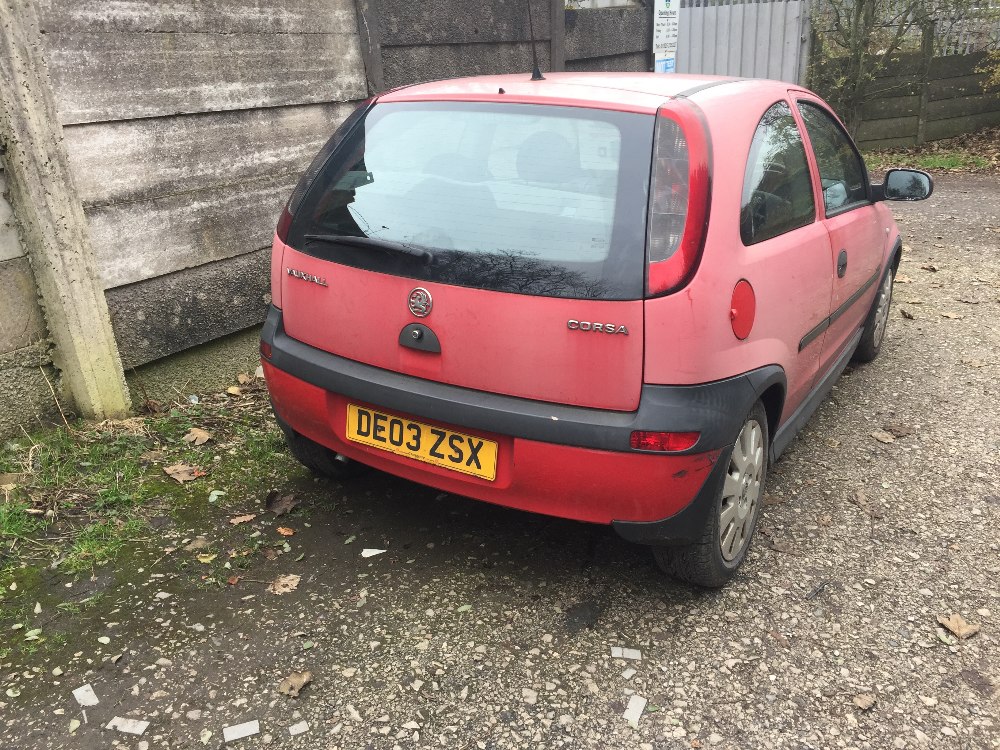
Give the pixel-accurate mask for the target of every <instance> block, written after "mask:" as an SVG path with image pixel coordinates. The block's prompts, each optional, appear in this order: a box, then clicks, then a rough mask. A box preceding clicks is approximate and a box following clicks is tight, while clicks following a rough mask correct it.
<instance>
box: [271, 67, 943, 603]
mask: <svg viewBox="0 0 1000 750" xmlns="http://www.w3.org/2000/svg"><path fill="white" fill-rule="evenodd" d="M932 189H933V186H932V183H931V180H930V177H929V176H928V175H926V174H925V173H923V172H917V171H911V170H892V171H890V172H889V173H888V175H887V177H886V181H885V183H884V184H870V182H869V179H868V173H867V170H866V168H865V164H864V161H863V160H862V158H861V156H860V155H859V153H858V150H857V148H856V147H855V145H854V143H853V142H852V141H851V139H850V137H849V136H848V135H847V134H846V132H845V130H844V128H843V126H842V125H841V123H840V122H839V120H838V119H837V117H836V116H835V115H834V114H833V113H832V112H831V111H830V109H829V107H828V106H827V105H826V104H825V103H824V102H823V101H822V100H821V99H820V98H819V97H817V96H816V95H815V94H813V93H811V92H809V91H806V90H804V89H801V88H798V87H795V86H791V85H789V84H784V83H779V82H775V81H760V80H736V79H727V78H715V77H702V76H683V75H662V74H645V73H636V74H632V73H627V74H577V73H552V74H549V75H548V76H547V78H546V79H545V80H541V81H533V80H529V78H528V76H527V75H506V76H496V77H479V78H466V79H459V80H450V81H440V82H437V83H428V84H421V85H416V86H409V87H406V88H401V89H397V90H394V91H390V92H388V93H386V94H383V95H381V96H379V97H377V98H374V99H371V100H369V101H367V102H365V103H364V104H362V105H361V106H360V107H358V109H357V110H356V111H355V112H354V113H353V114H352V115H351V116H350V117H349V118H348V119H347V120H346V121H345V122H344V123H343V124H342V125H341V126H340V128H339V129H338V130H337V131H336V132H335V133H334V135H333V137H332V138H331V139H330V141H329V142H328V143H327V145H326V146H325V147H324V148H323V150H322V151H321V152H320V154H319V155H318V156H317V157H316V159H315V160H314V162H313V163H312V166H311V167H310V168H309V170H308V171H307V172H306V174H305V175H304V176H303V177H302V179H301V181H300V182H299V185H298V187H297V188H296V189H295V192H294V193H293V195H292V197H291V198H290V199H289V201H288V205H287V206H286V208H285V210H284V212H283V214H282V216H281V219H280V221H279V223H278V228H277V233H276V236H275V239H274V250H273V256H272V258H273V259H272V268H271V286H272V293H273V305H272V307H271V309H270V311H269V313H268V317H267V322H266V323H265V326H264V330H263V333H262V339H261V354H262V361H263V366H264V373H265V376H266V378H267V384H268V388H269V390H270V394H271V398H272V399H273V402H274V410H275V414H276V415H277V419H278V422H279V424H280V426H281V428H282V430H283V431H284V433H285V435H286V437H287V440H288V445H289V447H290V449H291V451H292V453H293V454H294V455H295V456H296V457H297V458H298V459H299V460H300V461H301V462H302V463H303V464H305V465H306V466H307V467H309V468H310V469H312V470H314V471H316V472H318V473H320V474H325V475H328V476H333V477H338V478H343V477H345V476H347V475H348V474H349V473H351V472H352V470H354V469H356V468H358V467H359V466H360V465H365V466H370V467H374V468H376V469H380V470H382V471H386V472H389V473H391V474H395V475H397V476H400V477H404V478H406V479H409V480H412V481H415V482H420V483H422V484H426V485H430V486H432V487H436V488H438V489H441V490H444V491H446V492H450V493H455V494H458V495H465V496H468V497H472V498H477V499H479V500H485V501H487V502H491V503H496V504H499V505H504V506H508V507H511V508H520V509H523V510H528V511H533V512H536V513H546V514H550V515H554V516H560V517H562V518H569V519H576V520H579V521H587V522H590V523H599V524H611V525H612V526H613V527H614V529H615V530H616V531H617V532H618V533H619V534H621V536H623V537H624V538H626V539H629V540H632V541H635V542H639V543H642V544H648V545H650V546H652V547H653V550H654V553H655V557H656V559H657V561H658V562H659V563H660V565H661V566H662V567H663V568H664V569H665V570H666V571H667V572H668V573H670V574H672V575H674V576H676V577H679V578H681V579H684V580H687V581H690V582H693V583H696V584H699V585H703V586H720V585H722V584H724V583H725V582H726V581H727V580H729V579H730V578H731V577H732V576H733V574H734V573H735V571H736V569H737V568H738V567H739V565H740V564H741V562H742V561H743V559H744V557H745V556H746V553H747V549H748V546H749V544H750V540H751V537H752V536H753V533H754V530H755V527H756V524H757V518H758V516H759V515H760V509H761V504H762V497H763V487H764V481H765V478H766V475H767V469H768V465H769V463H770V462H772V461H774V460H775V459H776V458H777V457H778V456H779V455H780V454H781V452H782V450H783V449H784V448H785V447H786V446H787V445H788V443H789V441H790V440H791V439H792V437H793V436H794V435H795V433H796V432H797V431H798V430H799V429H800V428H801V427H802V426H803V424H804V423H805V422H806V420H807V419H808V418H809V416H810V415H811V413H812V412H813V411H814V410H815V409H816V407H817V406H818V405H819V403H820V402H821V401H822V400H823V398H824V397H825V395H826V394H827V393H828V392H829V390H830V388H831V387H832V385H833V383H834V381H835V380H836V379H837V377H838V376H839V375H840V373H841V372H842V371H843V369H844V367H845V366H846V365H847V364H848V362H849V361H850V360H851V359H852V358H854V359H856V360H860V361H868V360H871V359H873V358H874V357H875V356H876V355H877V354H878V352H879V348H880V346H881V344H882V339H883V336H884V334H885V329H886V321H887V319H888V309H889V303H890V299H891V296H892V283H893V275H894V273H895V270H896V267H897V265H898V263H899V253H900V247H901V241H900V237H899V231H898V229H897V227H896V224H895V222H894V221H893V219H892V216H891V214H890V212H889V210H888V209H887V208H886V206H885V205H884V204H883V203H882V201H883V200H919V199H922V198H926V197H927V196H928V195H930V193H931V190H932Z"/></svg>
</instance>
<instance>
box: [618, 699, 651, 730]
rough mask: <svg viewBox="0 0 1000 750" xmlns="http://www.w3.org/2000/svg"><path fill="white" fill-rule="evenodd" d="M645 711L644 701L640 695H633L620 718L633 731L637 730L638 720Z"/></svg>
mask: <svg viewBox="0 0 1000 750" xmlns="http://www.w3.org/2000/svg"><path fill="white" fill-rule="evenodd" d="M645 710H646V699H645V698H643V697H642V696H641V695H633V696H632V697H631V698H629V699H628V706H626V707H625V713H623V714H622V718H623V719H625V721H627V722H628V725H629V726H630V727H632V728H633V729H638V728H639V719H640V718H641V717H642V712H643V711H645Z"/></svg>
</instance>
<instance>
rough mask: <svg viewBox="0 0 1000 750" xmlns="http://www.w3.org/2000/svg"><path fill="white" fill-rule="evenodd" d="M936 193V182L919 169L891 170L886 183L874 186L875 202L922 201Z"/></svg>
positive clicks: (887, 174)
mask: <svg viewBox="0 0 1000 750" xmlns="http://www.w3.org/2000/svg"><path fill="white" fill-rule="evenodd" d="M933 192H934V180H932V179H931V176H930V175H929V174H927V173H926V172H921V171H920V170H918V169H890V170H889V171H888V172H886V175H885V182H884V183H883V184H881V185H872V194H873V197H874V198H875V200H885V201H922V200H923V199H924V198H929V197H930V196H931V193H933Z"/></svg>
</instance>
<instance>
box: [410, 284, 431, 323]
mask: <svg viewBox="0 0 1000 750" xmlns="http://www.w3.org/2000/svg"><path fill="white" fill-rule="evenodd" d="M407 304H408V305H409V307H410V312H411V313H413V314H414V315H415V316H417V317H418V318H426V317H427V316H428V315H430V312H431V308H432V307H433V306H434V300H433V299H431V293H430V292H428V291H427V290H426V289H424V288H423V287H422V286H418V287H417V288H416V289H414V290H413V291H412V292H410V296H409V299H408V300H407Z"/></svg>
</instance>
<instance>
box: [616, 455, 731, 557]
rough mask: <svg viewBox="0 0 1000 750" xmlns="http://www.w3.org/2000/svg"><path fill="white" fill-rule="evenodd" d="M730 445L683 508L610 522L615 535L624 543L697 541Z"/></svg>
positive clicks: (718, 485)
mask: <svg viewBox="0 0 1000 750" xmlns="http://www.w3.org/2000/svg"><path fill="white" fill-rule="evenodd" d="M732 452H733V447H732V446H731V445H730V446H727V447H726V448H725V450H723V451H722V453H720V454H719V458H718V459H717V460H716V462H715V466H713V467H712V471H711V472H710V473H709V475H708V479H706V480H705V483H704V484H703V485H702V487H701V489H700V490H699V491H698V494H697V495H695V498H694V500H692V501H691V502H690V503H689V504H688V505H687V506H685V507H684V509H683V510H681V511H679V512H677V513H675V514H674V515H672V516H670V517H669V518H664V519H663V520H660V521H612V522H611V528H613V529H614V530H615V531H616V532H617V533H618V535H619V536H620V537H621V538H622V539H624V540H625V541H628V542H633V543H635V544H649V545H656V546H667V545H681V544H691V543H692V542H695V541H697V540H698V539H699V538H700V537H701V535H702V532H703V531H704V529H705V524H706V523H708V515H709V513H711V511H712V509H713V508H714V507H715V500H716V495H717V494H718V493H719V492H720V487H721V482H722V481H723V479H724V475H725V473H726V470H727V469H728V467H729V457H730V456H731V455H732Z"/></svg>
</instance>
